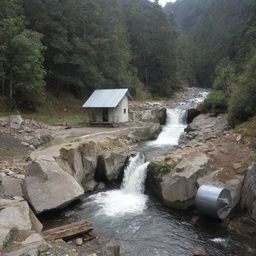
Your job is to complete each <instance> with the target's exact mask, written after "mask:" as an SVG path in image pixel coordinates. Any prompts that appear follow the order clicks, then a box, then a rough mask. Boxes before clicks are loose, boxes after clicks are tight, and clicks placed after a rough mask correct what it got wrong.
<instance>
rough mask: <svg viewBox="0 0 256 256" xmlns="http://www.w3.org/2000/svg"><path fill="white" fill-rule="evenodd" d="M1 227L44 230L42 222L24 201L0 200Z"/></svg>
mask: <svg viewBox="0 0 256 256" xmlns="http://www.w3.org/2000/svg"><path fill="white" fill-rule="evenodd" d="M0 226H15V227H16V228H17V229H18V230H35V231H36V232H40V231H41V230H42V228H43V226H42V224H41V223H40V221H39V220H38V219H37V218H36V216H35V215H34V213H33V212H32V211H31V209H30V208H29V206H28V203H27V202H26V201H24V200H23V199H16V200H8V199H1V200H0Z"/></svg>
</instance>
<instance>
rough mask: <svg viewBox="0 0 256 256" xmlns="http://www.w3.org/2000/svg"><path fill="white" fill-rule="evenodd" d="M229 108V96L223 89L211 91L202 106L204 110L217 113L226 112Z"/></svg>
mask: <svg viewBox="0 0 256 256" xmlns="http://www.w3.org/2000/svg"><path fill="white" fill-rule="evenodd" d="M227 108H228V102H227V98H226V96H225V95H224V93H223V92H222V91H212V92H210V93H209V95H208V96H207V98H206V99H205V101H204V103H203V104H202V106H201V110H202V112H210V113H214V114H215V115H218V114H220V113H225V112H226V111H227Z"/></svg>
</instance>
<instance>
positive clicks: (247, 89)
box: [228, 49, 256, 126]
mask: <svg viewBox="0 0 256 256" xmlns="http://www.w3.org/2000/svg"><path fill="white" fill-rule="evenodd" d="M255 70H256V49H255V50H254V51H253V52H252V56H251V58H250V59H249V61H248V62H247V63H246V65H245V68H244V72H243V73H242V74H241V75H240V76H239V80H238V83H237V86H235V87H234V88H233V92H232V94H231V98H230V102H229V109H228V110H229V111H228V112H229V122H230V124H231V125H233V126H234V125H237V124H239V123H241V122H244V121H247V120H248V119H249V118H250V117H252V116H254V115H255V114H256V75H255V74H256V73H255Z"/></svg>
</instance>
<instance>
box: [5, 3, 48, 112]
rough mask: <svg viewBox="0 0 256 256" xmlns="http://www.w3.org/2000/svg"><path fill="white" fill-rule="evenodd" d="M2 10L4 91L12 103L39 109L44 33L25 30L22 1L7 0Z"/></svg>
mask: <svg viewBox="0 0 256 256" xmlns="http://www.w3.org/2000/svg"><path fill="white" fill-rule="evenodd" d="M1 7H2V8H1V10H0V43H1V44H0V45H1V46H0V67H1V72H0V75H1V80H2V93H3V95H4V96H7V91H8V96H9V98H10V101H11V102H12V104H14V105H17V106H21V107H23V108H29V109H36V107H37V106H38V105H39V103H41V102H42V99H43V93H44V80H43V79H44V76H45V71H44V67H43V57H42V51H43V49H44V47H43V45H42V44H41V35H39V34H38V33H35V32H33V31H30V30H27V29H25V17H24V16H23V7H22V3H21V1H19V0H11V1H5V0H4V1H3V2H2V3H1Z"/></svg>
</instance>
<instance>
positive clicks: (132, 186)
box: [90, 153, 149, 216]
mask: <svg viewBox="0 0 256 256" xmlns="http://www.w3.org/2000/svg"><path fill="white" fill-rule="evenodd" d="M144 161H145V157H144V156H143V155H142V154H140V153H138V154H137V155H136V156H135V157H131V158H130V160H129V164H128V166H127V167H126V169H125V171H124V179H123V183H122V185H121V189H118V190H110V191H107V192H101V193H98V194H96V195H93V196H91V197H90V199H91V200H92V202H95V203H97V204H98V206H99V211H98V213H97V214H104V215H107V216H123V215H125V214H127V213H136V214H139V213H141V212H143V210H144V209H145V208H146V202H147V199H148V197H147V196H146V195H144V194H143V193H144V182H145V179H146V172H147V166H148V164H149V162H146V163H145V162H144Z"/></svg>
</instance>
